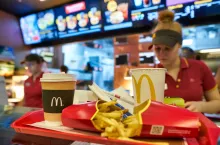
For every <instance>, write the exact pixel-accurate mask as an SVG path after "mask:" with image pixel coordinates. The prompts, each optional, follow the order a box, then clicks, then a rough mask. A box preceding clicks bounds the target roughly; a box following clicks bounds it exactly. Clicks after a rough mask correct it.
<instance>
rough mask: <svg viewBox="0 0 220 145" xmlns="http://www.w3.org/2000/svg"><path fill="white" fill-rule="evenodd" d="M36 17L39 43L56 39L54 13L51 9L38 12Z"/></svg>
mask: <svg viewBox="0 0 220 145" xmlns="http://www.w3.org/2000/svg"><path fill="white" fill-rule="evenodd" d="M37 16H38V20H37V26H38V28H39V33H40V38H41V41H47V40H51V39H55V38H56V37H57V29H56V25H55V15H54V11H53V10H52V9H50V10H47V11H42V12H39V13H38V14H37Z"/></svg>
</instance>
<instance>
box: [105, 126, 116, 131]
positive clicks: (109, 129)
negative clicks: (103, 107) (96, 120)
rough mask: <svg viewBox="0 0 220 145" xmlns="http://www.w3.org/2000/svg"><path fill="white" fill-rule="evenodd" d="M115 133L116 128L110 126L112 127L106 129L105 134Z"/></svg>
mask: <svg viewBox="0 0 220 145" xmlns="http://www.w3.org/2000/svg"><path fill="white" fill-rule="evenodd" d="M115 131H116V127H115V126H110V127H106V128H105V132H108V133H112V132H115Z"/></svg>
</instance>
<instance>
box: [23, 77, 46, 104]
mask: <svg viewBox="0 0 220 145" xmlns="http://www.w3.org/2000/svg"><path fill="white" fill-rule="evenodd" d="M42 76H43V73H42V74H40V75H39V76H38V77H37V78H36V80H35V81H34V80H33V77H32V76H31V77H29V78H28V79H27V80H26V81H25V82H24V105H25V106H27V107H38V108H42V90H41V83H40V78H41V77H42Z"/></svg>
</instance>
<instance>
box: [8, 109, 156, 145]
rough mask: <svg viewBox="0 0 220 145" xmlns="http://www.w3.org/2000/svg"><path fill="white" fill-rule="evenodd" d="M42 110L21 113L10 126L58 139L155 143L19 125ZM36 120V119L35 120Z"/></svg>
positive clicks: (131, 144)
mask: <svg viewBox="0 0 220 145" xmlns="http://www.w3.org/2000/svg"><path fill="white" fill-rule="evenodd" d="M42 112H43V111H42V110H40V111H33V112H28V113H26V114H25V115H23V116H22V117H21V118H19V119H17V120H16V121H14V122H13V123H12V124H11V127H12V128H14V130H15V131H16V132H18V133H24V134H31V135H37V136H46V137H52V138H59V139H66V140H72V141H75V140H77V141H84V142H91V141H92V142H96V143H100V144H106V145H118V144H120V145H121V144H123V145H134V144H135V145H155V144H149V143H143V142H135V141H134V142H132V141H130V140H129V141H126V140H116V139H107V138H103V137H101V136H100V137H96V136H92V135H83V134H77V133H76V134H69V133H64V132H58V131H53V130H47V129H41V128H36V127H31V126H27V125H24V124H23V125H19V124H21V123H22V122H23V121H24V120H25V119H26V118H27V117H28V116H29V115H34V114H36V113H42ZM36 122H37V121H36ZM33 123H34V122H33Z"/></svg>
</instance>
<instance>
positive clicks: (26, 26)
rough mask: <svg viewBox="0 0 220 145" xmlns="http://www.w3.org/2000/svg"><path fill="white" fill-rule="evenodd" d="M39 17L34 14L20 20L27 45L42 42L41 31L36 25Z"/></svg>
mask: <svg viewBox="0 0 220 145" xmlns="http://www.w3.org/2000/svg"><path fill="white" fill-rule="evenodd" d="M36 22H37V15H36V14H32V15H29V16H26V17H22V18H21V19H20V25H21V30H22V34H23V37H24V43H25V44H27V45H28V44H34V43H39V42H41V38H40V34H39V30H38V28H37V25H36Z"/></svg>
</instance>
